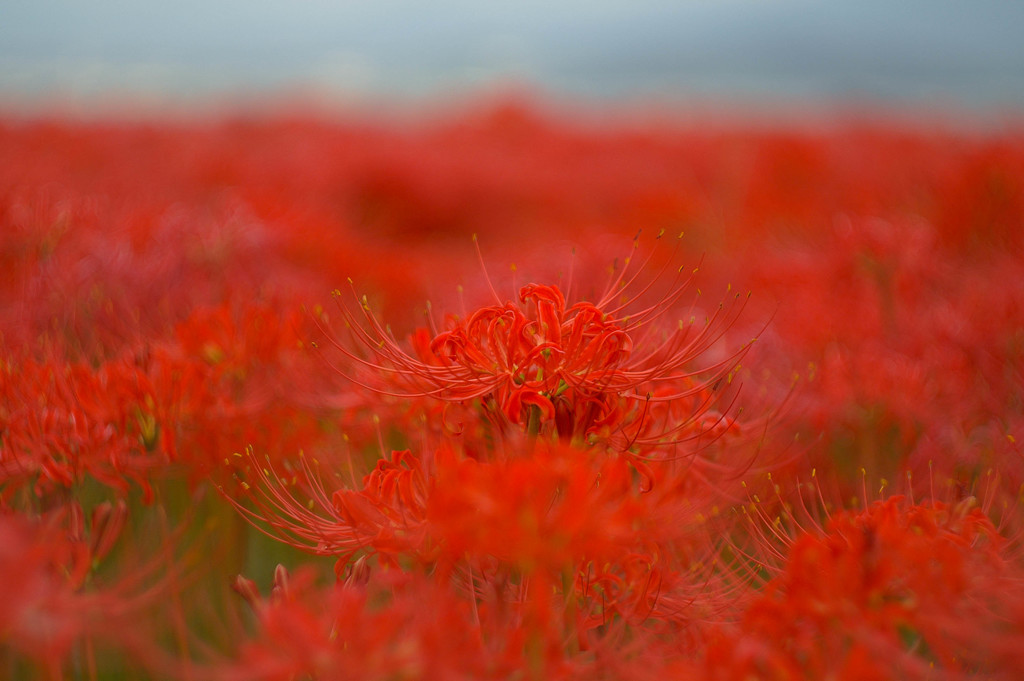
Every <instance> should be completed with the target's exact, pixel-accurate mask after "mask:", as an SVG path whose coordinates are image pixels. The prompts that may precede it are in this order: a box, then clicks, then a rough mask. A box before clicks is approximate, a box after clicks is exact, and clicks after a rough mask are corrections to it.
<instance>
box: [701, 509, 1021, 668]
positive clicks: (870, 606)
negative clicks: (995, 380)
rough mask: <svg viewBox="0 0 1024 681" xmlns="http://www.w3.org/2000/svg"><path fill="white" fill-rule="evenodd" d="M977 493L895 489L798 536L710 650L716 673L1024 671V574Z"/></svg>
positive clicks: (710, 662) (710, 660)
mask: <svg viewBox="0 0 1024 681" xmlns="http://www.w3.org/2000/svg"><path fill="white" fill-rule="evenodd" d="M970 501H971V500H970V499H968V500H965V501H964V502H962V503H960V504H958V505H955V506H954V505H949V504H945V503H942V502H934V503H928V504H913V503H909V502H908V501H907V500H906V499H905V498H903V497H892V498H889V499H887V500H885V501H880V502H876V503H874V504H872V505H871V506H870V507H869V508H867V509H866V510H864V511H862V512H849V511H844V512H841V513H837V514H834V515H832V516H831V518H830V519H829V521H828V522H827V524H826V525H825V527H824V528H823V529H822V530H820V531H809V532H806V533H801V534H798V535H797V536H795V537H794V538H793V539H792V540H791V542H792V543H791V546H790V547H789V550H788V554H787V556H786V557H785V562H784V565H783V568H782V570H783V571H782V573H781V574H779V576H778V577H776V578H775V579H773V580H772V581H770V582H769V583H768V584H767V586H766V587H765V588H764V589H763V590H762V592H761V593H760V594H759V595H758V596H757V597H756V598H755V599H754V600H753V601H752V602H751V604H750V606H749V607H748V609H747V611H746V613H745V614H744V615H743V617H742V619H741V621H740V622H739V624H738V626H737V627H736V628H735V629H730V628H727V629H724V630H723V631H722V632H721V635H720V636H719V638H718V639H717V640H716V641H715V643H714V644H713V645H711V647H709V649H708V653H707V662H708V669H709V671H710V675H711V678H716V679H717V678H721V679H733V678H746V677H747V676H749V675H755V676H757V677H758V678H767V679H803V678H829V677H834V678H842V679H855V678H878V679H907V678H947V677H948V678H962V677H963V675H973V674H980V675H982V676H983V677H984V678H1007V679H1009V678H1016V677H1017V676H1018V675H1019V674H1020V672H1021V669H1020V668H1019V659H1017V660H1014V659H1013V658H1012V657H1009V656H1007V654H1006V651H1007V649H1008V648H1009V647H1012V645H1010V644H1009V641H1010V640H1011V639H1013V640H1017V639H1018V638H1019V631H1020V629H1019V628H1020V626H1021V621H1020V619H1019V618H1020V614H1021V603H1022V599H1024V591H1022V590H1021V588H1020V575H1019V574H1015V572H1014V570H1013V569H1012V565H1011V562H1010V561H1009V556H1008V554H1007V553H1006V541H1005V540H1004V539H1003V538H1002V537H1001V536H1000V535H999V533H998V531H997V530H996V528H995V527H994V526H993V524H992V522H991V521H990V520H989V519H988V518H987V517H986V516H985V515H984V514H983V513H982V512H981V511H980V509H978V508H974V507H972V506H971V504H970Z"/></svg>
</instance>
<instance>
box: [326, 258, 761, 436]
mask: <svg viewBox="0 0 1024 681" xmlns="http://www.w3.org/2000/svg"><path fill="white" fill-rule="evenodd" d="M628 262H629V260H627V267H624V268H622V269H621V270H620V271H619V272H618V275H617V276H616V277H615V278H614V279H613V281H612V282H611V284H610V285H609V286H608V287H607V289H606V290H605V292H604V293H603V294H602V295H601V296H600V297H599V298H598V299H597V301H596V302H588V301H580V302H576V303H573V304H568V303H567V302H566V299H565V295H564V294H563V292H562V291H561V289H560V288H559V287H558V286H556V285H542V284H529V285H527V286H523V287H522V288H521V289H520V290H519V293H518V299H517V301H516V302H514V301H505V302H502V301H501V300H500V298H499V297H498V295H497V293H495V292H494V290H493V287H491V291H492V294H493V296H494V298H495V300H496V301H497V304H495V305H489V306H484V307H480V308H478V309H476V310H475V311H473V312H471V313H469V314H467V315H466V316H465V317H463V318H458V317H454V316H450V317H448V318H447V323H446V328H445V329H444V330H442V331H434V332H433V334H432V337H431V339H430V340H429V342H427V341H426V339H427V337H428V336H429V335H430V332H427V331H424V330H418V331H417V332H415V333H414V334H413V337H412V349H411V351H410V350H406V349H404V348H403V346H402V345H401V344H400V343H398V342H397V341H396V340H395V338H394V336H393V335H392V334H391V333H390V331H389V329H388V328H387V327H385V326H384V325H382V323H381V322H380V321H379V320H378V319H377V318H376V316H375V315H374V314H373V313H372V312H371V311H370V309H369V306H368V305H367V304H366V301H365V298H364V300H363V303H362V305H361V311H362V312H361V315H359V316H357V315H356V314H355V313H353V312H352V311H350V310H349V309H348V308H347V307H345V306H344V305H341V309H342V313H343V316H344V319H345V323H346V327H347V329H348V330H349V331H350V332H351V334H352V335H353V337H354V338H355V340H356V341H357V343H358V344H359V345H361V346H362V350H363V351H359V350H357V349H356V348H350V347H347V346H346V345H345V344H344V343H342V342H340V341H338V340H336V339H334V338H333V337H332V341H333V342H334V345H335V347H336V348H337V349H338V350H339V351H340V352H341V353H342V354H343V355H344V356H345V358H346V362H347V363H348V364H347V365H346V366H340V367H337V368H338V371H339V372H341V373H342V374H343V375H346V376H348V377H349V378H350V379H352V380H353V381H355V382H356V383H357V384H360V385H362V386H364V387H367V388H369V389H371V390H373V391H375V392H377V393H379V394H382V395H391V396H400V397H417V398H428V399H435V400H441V401H443V402H449V403H469V402H473V401H478V403H479V404H480V406H481V409H482V413H483V414H484V415H485V417H487V418H489V419H491V420H492V421H493V422H494V423H495V424H496V426H497V427H498V429H499V430H500V431H502V432H504V431H506V430H507V429H508V426H510V425H512V426H519V427H520V428H521V429H525V430H526V431H527V432H529V433H531V434H538V433H542V432H543V433H549V434H551V435H557V436H558V437H559V438H561V439H562V440H564V441H567V442H573V443H576V444H583V443H584V442H586V441H587V440H588V439H592V438H595V437H606V435H604V434H606V433H608V432H612V433H620V434H624V436H623V437H619V438H618V440H617V443H618V446H619V447H620V448H621V449H622V450H628V449H629V448H631V447H632V446H633V445H634V444H636V438H635V437H631V436H630V435H629V433H628V430H627V426H628V425H629V424H630V423H634V424H635V427H636V428H637V429H639V428H642V427H643V422H644V420H645V419H647V418H648V417H649V414H648V410H647V408H646V407H647V405H648V404H649V403H654V404H658V403H669V402H673V401H679V400H688V399H690V398H693V397H695V396H703V398H707V397H709V396H711V397H712V398H713V399H711V400H708V399H699V400H697V402H696V403H695V408H696V409H697V410H698V413H697V414H691V415H689V418H688V419H687V420H686V421H685V422H686V423H688V424H693V423H698V422H701V419H700V414H701V413H703V412H704V411H707V410H709V409H710V408H711V404H713V403H714V402H715V399H714V390H712V389H713V388H714V387H717V386H719V385H721V384H722V383H723V382H727V381H729V380H730V378H731V375H732V372H733V370H734V369H735V368H736V366H737V364H738V362H739V360H740V358H741V357H742V356H743V354H744V353H745V352H746V350H747V349H748V348H749V347H750V343H747V344H745V345H743V346H742V347H741V348H740V349H739V350H737V351H734V352H728V353H724V354H719V355H717V356H716V357H715V358H714V359H707V360H705V357H706V356H710V355H711V354H712V353H711V350H712V348H715V349H716V351H717V348H716V347H715V346H716V345H717V344H718V343H719V342H720V341H721V340H722V339H723V336H724V335H725V332H726V330H727V329H728V328H729V327H730V326H731V325H732V323H733V322H734V321H735V319H736V318H737V316H738V314H739V313H740V311H741V310H742V308H743V303H742V301H740V297H739V296H738V295H737V296H736V299H735V302H737V304H736V305H734V306H732V307H729V308H726V306H725V305H724V304H723V305H719V306H718V308H717V310H716V312H714V313H713V314H712V315H710V316H709V317H707V318H706V319H705V320H704V321H703V324H698V323H697V321H696V316H695V315H694V316H691V318H690V320H689V321H688V322H684V321H682V320H680V321H679V322H678V324H677V325H676V326H675V327H674V328H671V329H665V328H663V327H662V325H661V320H662V319H663V318H664V317H666V316H667V315H668V314H669V313H670V311H671V310H672V309H673V308H674V307H675V306H676V305H677V304H678V303H679V301H680V300H681V299H682V297H683V296H684V294H685V293H686V292H687V291H688V290H689V288H688V284H689V279H688V278H683V277H682V275H681V274H677V277H676V279H675V281H674V282H673V284H672V286H671V289H670V290H669V292H668V293H667V294H665V295H664V296H663V297H662V298H660V299H659V300H656V301H655V302H653V303H647V304H645V303H642V302H641V301H642V300H643V299H644V298H645V297H646V296H647V295H648V294H649V293H650V292H651V290H652V288H653V286H654V281H652V282H650V283H647V284H645V285H642V286H641V285H639V284H638V281H639V279H640V274H641V272H640V271H638V272H636V273H632V272H630V271H629V269H628ZM640 270H641V271H642V267H641V268H640ZM681 270H682V268H680V272H681ZM695 271H696V270H695ZM655 280H657V277H655ZM634 287H636V288H637V290H635V291H632V290H631V289H632V288H634ZM702 360H704V362H703V366H701V365H700V364H701V362H702ZM720 422H721V421H720ZM686 430H687V429H686V427H679V428H676V427H667V428H666V429H665V430H664V431H663V432H662V436H663V439H662V440H661V442H662V443H664V442H665V441H668V442H672V441H677V440H680V439H685V437H686V435H688V433H686V432H685V431H686Z"/></svg>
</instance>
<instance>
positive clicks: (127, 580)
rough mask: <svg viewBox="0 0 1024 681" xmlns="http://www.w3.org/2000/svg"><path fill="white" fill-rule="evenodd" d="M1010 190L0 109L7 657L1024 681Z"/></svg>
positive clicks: (816, 146) (571, 151)
mask: <svg viewBox="0 0 1024 681" xmlns="http://www.w3.org/2000/svg"><path fill="white" fill-rule="evenodd" d="M1021 177H1024V145H1022V144H1021V142H1020V139H1019V138H1018V137H1014V136H1013V135H1010V134H1005V135H1002V136H993V137H991V138H985V137H971V136H967V135H960V134H956V133H937V132H933V131H912V130H911V131H907V130H901V129H898V128H895V127H888V128H886V127H872V126H848V127H846V128H840V129H838V130H833V131H828V132H818V133H806V132H805V133H792V132H778V131H770V130H763V129H762V130H760V131H756V132H751V131H747V130H743V129H740V130H733V131H730V130H717V131H712V132H709V131H708V130H707V129H702V130H699V131H685V130H673V129H668V128H663V129H657V128H645V129H640V130H638V129H627V128H625V127H612V128H601V127H599V126H596V127H594V126H592V127H583V126H574V125H573V124H570V123H557V122H554V121H552V120H543V119H541V118H540V117H539V116H537V115H536V114H534V113H532V112H531V111H530V110H529V109H524V108H522V107H520V106H517V105H508V106H501V107H498V108H496V109H492V110H490V111H489V112H485V113H481V112H478V111H473V110H470V111H468V112H463V113H462V114H460V115H459V117H457V118H456V119H455V120H453V121H441V122H439V123H437V124H435V125H433V126H427V127H425V128H408V127H402V126H401V125H400V124H398V123H390V124H389V123H384V124H381V123H376V124H374V125H369V124H366V123H359V124H333V125H332V124H323V123H313V122H308V121H298V120H288V119H283V118H279V119H274V120H269V121H264V122H260V123H255V122H244V121H235V122H229V123H223V124H217V125H209V124H200V123H193V124H189V125H187V126H184V127H182V126H171V125H151V124H120V125H109V124H104V123H52V122H40V121H34V122H33V121H29V122H25V121H20V122H18V121H13V120H12V121H8V122H6V123H3V124H0V269H2V271H3V272H4V274H3V276H2V277H0V676H8V677H11V678H36V677H42V678H50V679H62V678H88V679H92V678H117V677H119V676H127V677H131V678H134V677H137V676H140V675H143V676H150V677H154V678H181V679H216V680H223V681H233V680H236V679H237V680H239V681H240V680H242V679H263V680H265V681H278V680H281V681H285V680H288V681H291V680H293V679H307V678H310V679H321V680H330V679H346V678H365V679H391V678H422V679H509V678H513V679H562V678H566V679H569V678H574V679H575V678H579V679H584V678H585V679H592V678H594V679H600V678H607V679H664V678H706V679H716V680H717V679H722V680H723V681H726V680H733V679H772V680H775V679H778V680H784V679H807V678H835V679H865V678H871V679H914V678H920V679H963V678H986V679H989V678H991V679H1003V678H1005V679H1013V678H1018V677H1020V676H1022V675H1024V656H1022V653H1021V651H1022V650H1024V645H1022V643H1024V554H1022V552H1021V545H1020V539H1021V531H1022V528H1021V524H1020V523H1021V520H1022V519H1024V511H1022V510H1021V509H1020V506H1019V501H1020V499H1019V497H1018V490H1019V486H1020V484H1021V483H1022V482H1024V469H1022V464H1024V460H1022V458H1024V457H1022V450H1021V445H1020V442H1021V441H1022V438H1024V334H1022V331H1021V329H1024V258H1022V257H1021V256H1020V253H1022V252H1024V229H1022V227H1024V183H1022V182H1021V180H1020V178H1021ZM638 224H642V225H643V226H644V227H645V230H644V234H642V235H641V236H640V237H634V241H633V250H632V252H629V253H628V257H626V258H624V259H620V260H616V261H613V260H612V257H611V256H610V254H611V253H615V254H618V255H623V254H622V253H621V252H619V251H620V250H621V248H620V244H622V243H623V242H624V238H623V237H625V238H627V239H628V237H630V236H633V234H634V233H635V232H636V227H637V225H638ZM647 227H650V228H651V229H650V230H648V229H647ZM681 230H685V232H686V234H685V236H682V235H680V238H678V239H677V238H676V235H677V234H679V232H680V231H681ZM648 232H653V233H654V234H658V236H657V238H654V237H653V236H652V235H647V233H648ZM476 233H479V235H480V238H479V240H478V239H477V238H476V237H475V236H473V237H472V238H471V237H470V234H476ZM596 234H601V235H610V236H608V237H605V236H594V235H596ZM510 235H511V236H510ZM615 235H618V236H615ZM542 239H543V240H542ZM566 242H568V243H577V244H580V246H579V247H578V249H577V250H578V251H579V252H578V254H577V253H576V252H575V251H572V255H571V256H570V248H569V247H568V246H565V245H564V244H565V243H566ZM669 242H671V243H669ZM626 243H628V242H626ZM609 245H611V246H609ZM538 249H539V250H538ZM482 250H483V251H485V252H486V253H488V257H487V258H485V257H484V256H483V255H481V251H482ZM694 250H698V251H703V252H704V253H706V255H705V256H704V258H703V260H701V258H700V256H699V254H698V253H694V252H693V251H694ZM504 251H510V252H515V253H516V254H517V257H523V258H525V259H526V262H525V264H524V266H523V267H521V268H518V267H515V266H513V267H512V268H509V270H508V272H507V273H506V272H498V271H497V268H495V267H494V266H493V265H490V266H487V265H485V264H484V263H485V262H493V261H494V257H493V254H494V253H495V252H504ZM609 262H612V264H611V265H610V266H609V267H607V268H605V265H608V263H609ZM681 263H684V265H683V266H680V264H681ZM698 265H699V266H698ZM520 270H522V272H526V271H529V272H530V275H529V277H530V278H529V279H525V280H524V281H520V277H521V276H523V275H522V274H521V273H520ZM439 273H451V274H450V276H447V275H446V276H441V275H440V274H439ZM346 276H351V277H352V279H350V280H349V281H350V282H352V281H355V282H356V284H352V285H351V286H350V289H351V291H350V292H345V293H343V292H341V291H338V290H336V291H335V295H334V298H335V302H336V304H335V306H334V307H331V306H327V307H321V306H319V305H315V304H313V303H312V301H315V300H318V299H320V298H321V297H322V295H323V293H324V292H327V291H330V290H331V289H332V288H333V287H334V286H336V285H337V282H338V281H339V280H341V281H344V279H345V277H346ZM452 278H463V279H465V280H466V281H476V282H478V284H467V285H466V287H465V288H464V289H463V288H461V287H460V288H458V289H456V292H457V295H455V296H451V295H449V294H448V293H447V291H448V290H449V289H455V286H454V282H453V283H452V284H451V285H449V280H450V279H452ZM730 284H731V285H730ZM357 285H358V286H359V287H360V288H362V287H367V288H366V291H367V293H366V295H362V294H361V293H357V289H356V286H357ZM737 291H739V292H740V293H738V294H737ZM747 291H753V295H748V293H747ZM715 292H717V293H715ZM428 297H434V299H435V300H438V297H440V298H441V302H440V304H438V305H437V308H438V309H443V310H447V311H448V312H447V314H444V315H442V316H440V317H438V316H437V315H435V313H434V311H433V310H434V308H433V306H430V305H428V307H427V310H426V315H425V317H424V320H423V321H422V322H417V321H416V320H415V319H413V318H412V317H411V316H410V315H408V310H409V309H410V308H411V307H412V306H413V305H414V304H419V301H421V300H423V299H426V298H428ZM719 301H721V302H719ZM307 303H308V307H304V304H307ZM887 480H892V481H893V482H892V483H890V482H887ZM275 566H276V567H275Z"/></svg>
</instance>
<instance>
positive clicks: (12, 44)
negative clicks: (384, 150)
mask: <svg viewBox="0 0 1024 681" xmlns="http://www.w3.org/2000/svg"><path fill="white" fill-rule="evenodd" d="M1022 27H1024V2H1013V1H1011V0H970V1H967V0H963V1H957V2H954V1H952V0H903V1H901V2H889V1H886V0H859V1H857V0H850V1H847V0H841V1H840V0H837V1H833V2H811V1H809V0H776V1H770V0H673V1H658V0H632V1H629V2H627V1H626V0H621V1H611V0H587V1H583V0H569V1H567V2H560V3H559V2H544V3H542V2H537V1H534V0H520V2H516V3H487V2H481V1H479V0H474V1H469V0H450V1H447V2H440V1H435V2H422V1H420V2H414V1H412V0H377V1H376V2H372V3H371V2H344V0H335V1H333V2H328V1H326V0H293V1H292V2H285V1H284V0H206V1H201V0H177V1H176V2H167V1H166V0H165V1H162V2H150V1H149V0H90V1H88V2H84V1H82V0H62V1H61V0H34V1H33V0H0V99H3V98H6V99H8V100H10V99H14V98H25V97H37V96H47V95H54V94H58V95H70V96H83V97H88V96H96V95H102V94H105V93H115V94H121V95H123V94H131V93H140V94H163V95H167V96H180V97H188V96H198V97H203V96H207V95H210V94H218V93H220V94H261V93H263V94H266V93H274V92H279V91H293V92H294V91H301V90H306V91H315V92H325V93H332V92H334V93H349V94H357V95H358V94H370V95H399V96H410V95H411V96H422V95H431V94H436V93H444V92H446V91H471V90H473V89H475V88H480V87H487V86H491V85H493V84H494V83H502V82H509V81H517V82H521V83H526V84H531V85H534V86H536V87H537V88H538V89H541V90H545V91H551V92H554V93H558V94H562V95H568V96H573V95H583V96H588V97H609V98H620V97H645V96H664V97H672V96H689V95H703V96H710V97H715V96H726V97H727V96H741V97H756V98H767V99H781V100H784V99H786V98H794V97H795V98H825V99H829V98H840V99H843V98H845V99H849V98H860V99H883V100H891V99H896V100H907V99H910V100H919V99H926V100H927V99H937V100H947V101H953V102H959V103H962V104H965V105H973V106H993V105H1006V104H1010V105H1015V106H1019V105H1021V104H1024V39H1022V35H1024V29H1022Z"/></svg>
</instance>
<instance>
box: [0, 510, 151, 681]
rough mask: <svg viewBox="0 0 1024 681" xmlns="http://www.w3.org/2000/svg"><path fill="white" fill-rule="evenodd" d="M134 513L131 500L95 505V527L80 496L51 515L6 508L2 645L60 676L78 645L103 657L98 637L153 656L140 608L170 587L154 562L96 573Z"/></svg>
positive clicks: (1, 553) (0, 528)
mask: <svg viewBox="0 0 1024 681" xmlns="http://www.w3.org/2000/svg"><path fill="white" fill-rule="evenodd" d="M126 515H127V508H126V506H125V505H124V504H123V503H121V504H118V505H116V506H115V505H111V504H109V503H105V504H101V505H99V506H97V507H95V508H94V509H93V512H92V514H91V516H90V522H89V524H88V527H86V525H85V522H84V516H83V514H82V512H81V508H80V507H78V506H77V504H75V505H71V506H67V507H64V508H60V509H58V510H56V511H54V512H51V513H48V514H47V515H46V516H45V517H43V518H35V519H31V518H27V517H23V516H18V515H11V514H2V515H0V646H2V647H4V648H5V649H6V650H8V651H10V652H11V653H12V654H15V655H17V656H21V657H22V658H24V659H26V660H30V661H34V663H35V664H36V665H37V666H38V668H39V669H40V670H46V671H47V673H48V674H49V675H50V678H53V679H58V678H65V677H64V676H63V675H62V673H61V669H62V667H63V666H64V665H65V663H66V662H67V661H68V659H69V657H70V656H71V655H72V652H73V651H75V650H79V651H82V650H84V651H85V652H86V654H87V655H88V656H89V657H90V662H89V664H90V665H95V660H94V659H91V656H92V654H93V652H92V651H93V648H92V645H93V643H96V642H102V643H104V644H105V645H107V646H111V645H112V646H114V647H115V648H117V649H118V650H119V651H121V652H131V653H132V654H134V655H138V656H140V661H141V662H143V663H147V662H148V661H150V659H149V658H150V656H151V655H152V654H153V646H152V645H151V644H150V643H149V642H147V641H146V640H145V639H144V638H143V637H141V636H140V635H139V634H141V632H140V629H139V625H140V623H141V622H140V616H141V615H142V613H144V612H148V611H151V609H152V608H153V607H154V605H155V603H156V602H157V601H156V599H157V598H158V597H159V596H162V595H166V591H165V587H166V585H167V583H166V582H160V581H157V582H154V583H153V584H150V585H147V584H146V581H147V580H148V579H149V578H150V577H152V576H153V574H154V573H153V567H154V566H150V567H148V568H144V569H142V570H136V571H133V572H132V573H130V574H125V575H124V576H123V577H121V578H119V579H116V580H114V581H112V582H110V583H103V582H102V581H101V580H98V579H96V578H95V575H96V572H95V571H96V568H97V566H98V565H99V564H100V563H101V561H102V560H103V558H104V556H105V555H106V554H107V553H108V552H109V551H110V549H111V548H112V547H113V545H114V543H115V542H116V540H117V537H118V534H119V533H120V530H121V528H122V527H123V525H124V522H125V518H126ZM160 565H161V567H163V568H165V567H166V565H165V564H163V563H162V562H161V564H160ZM79 646H83V647H81V648H80V647H79ZM16 659H17V657H13V658H10V660H11V661H12V662H13V661H14V660H16ZM93 674H94V675H95V670H94V671H93Z"/></svg>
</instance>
